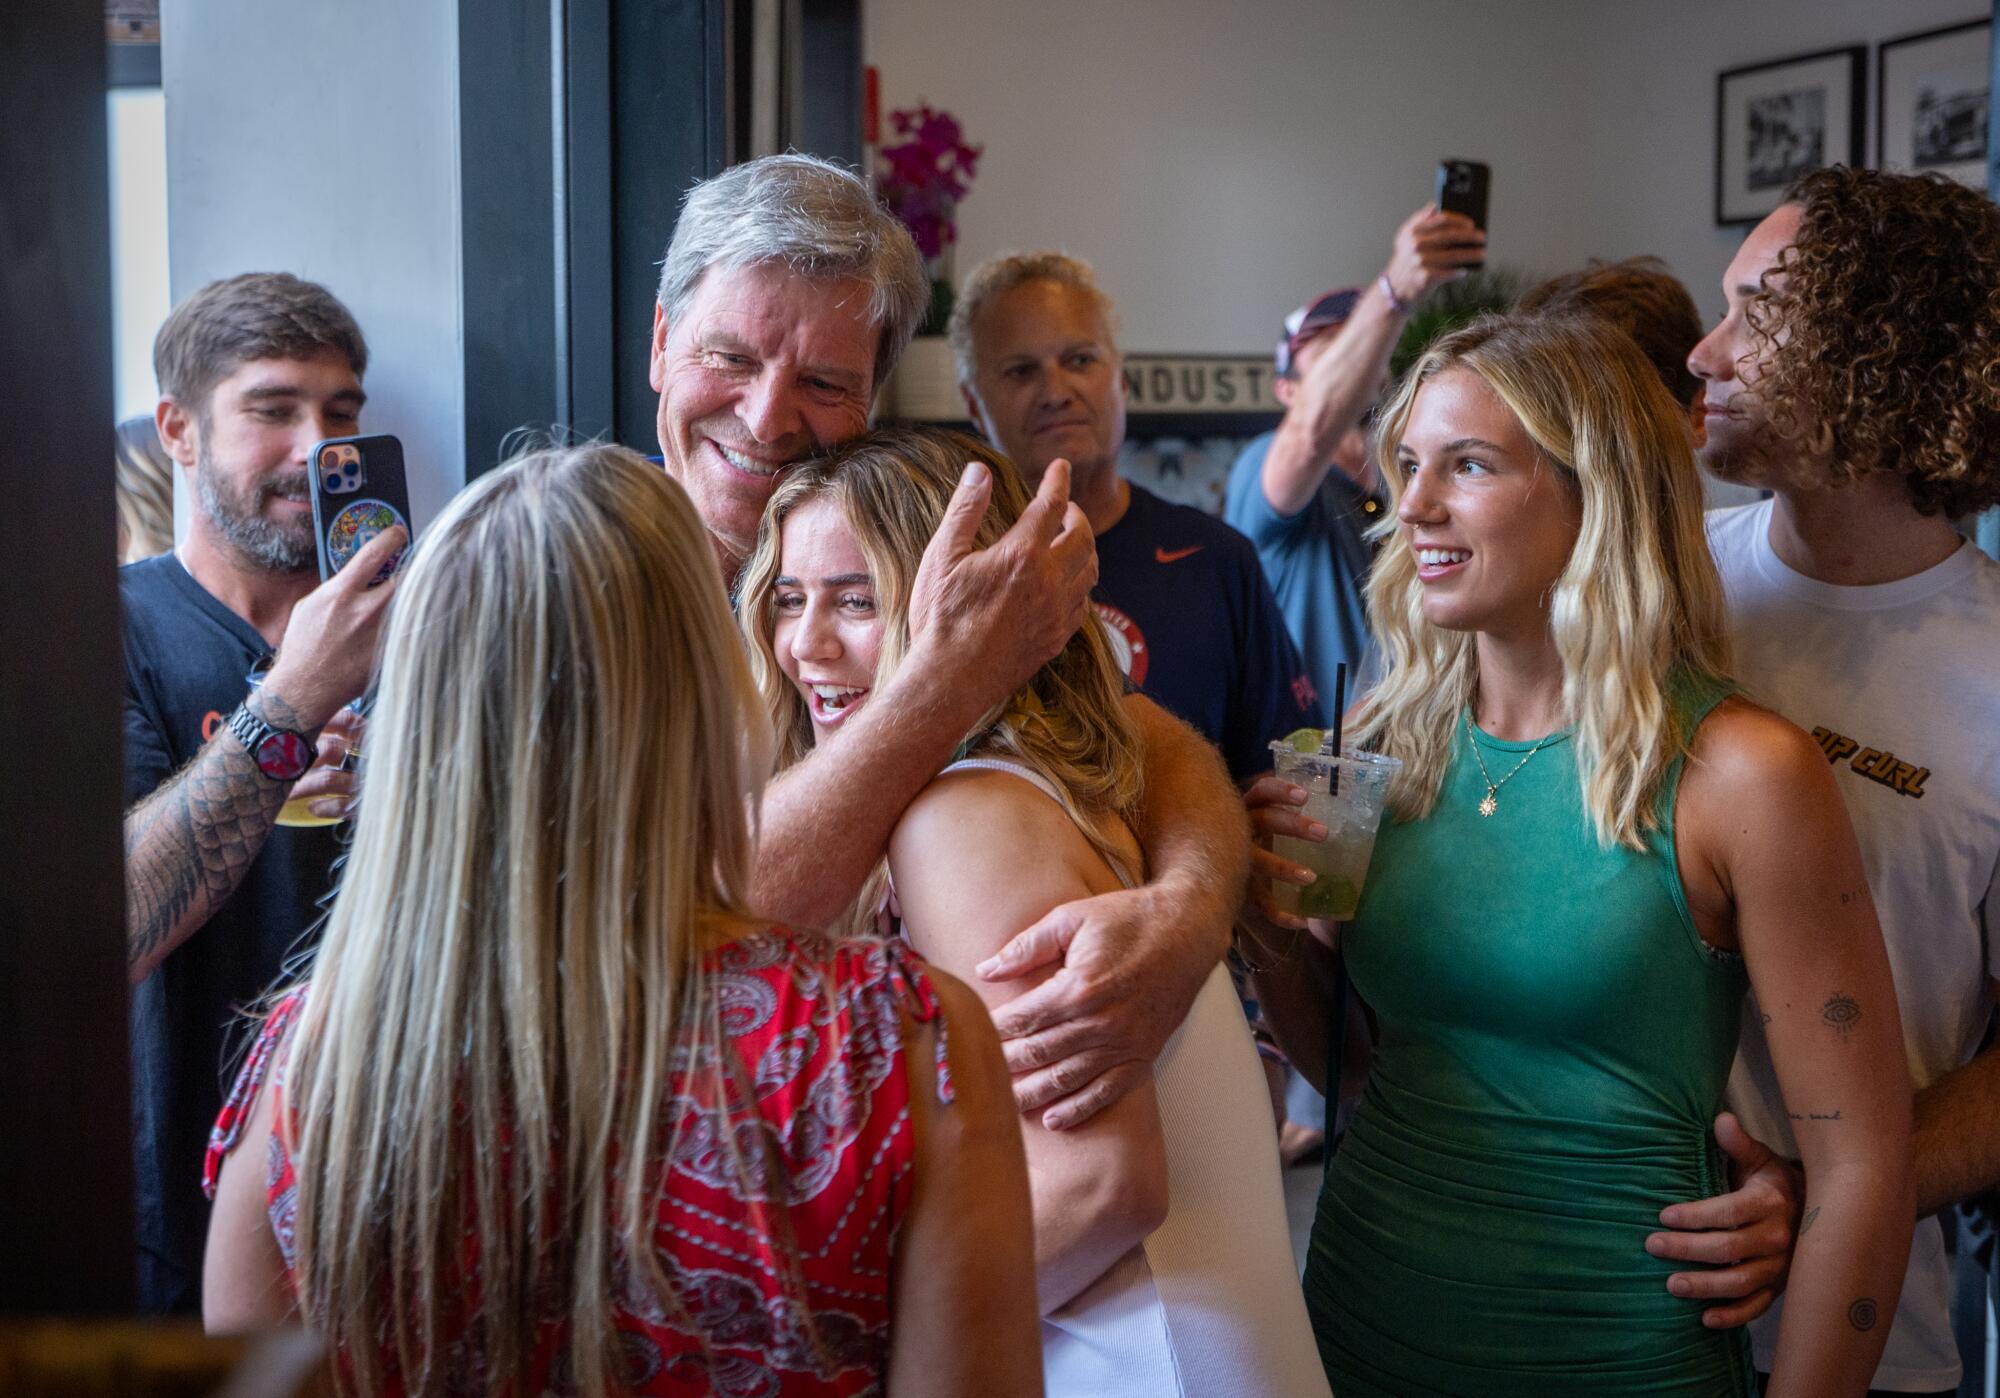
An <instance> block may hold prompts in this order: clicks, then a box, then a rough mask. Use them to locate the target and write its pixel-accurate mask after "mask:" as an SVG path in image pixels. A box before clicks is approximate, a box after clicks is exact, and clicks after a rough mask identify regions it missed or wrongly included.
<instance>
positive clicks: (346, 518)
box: [326, 500, 410, 577]
mask: <svg viewBox="0 0 2000 1398" xmlns="http://www.w3.org/2000/svg"><path fill="white" fill-rule="evenodd" d="M399 526H400V527H401V528H402V529H404V530H405V531H408V529H409V527H410V524H409V521H408V520H406V519H404V518H403V516H402V515H401V514H400V513H399V512H398V511H397V509H396V507H395V506H394V505H391V504H389V503H388V502H386V501H383V500H356V501H355V502H354V503H353V504H351V505H347V506H344V507H343V508H342V509H341V511H340V513H339V514H337V515H335V516H334V517H333V523H332V524H330V525H328V526H327V531H326V553H327V557H328V558H330V559H332V560H333V569H334V571H335V572H339V571H340V570H341V569H342V568H345V567H346V566H347V560H348V559H350V558H352V557H354V555H355V554H357V553H359V552H361V549H362V546H363V545H365V544H366V543H367V542H368V541H369V540H370V539H372V538H374V537H375V536H376V535H377V534H380V533H381V532H382V531H383V530H385V529H394V528H397V527H399ZM402 561H403V555H402V554H400V553H398V554H397V555H396V556H395V557H394V558H392V559H390V560H389V562H388V563H387V564H385V565H384V566H383V569H382V575H383V576H384V577H386V576H388V575H389V574H390V573H393V572H395V571H396V565H397V564H398V563H400V562H402Z"/></svg>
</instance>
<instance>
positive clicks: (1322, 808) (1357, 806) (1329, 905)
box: [1271, 728, 1403, 921]
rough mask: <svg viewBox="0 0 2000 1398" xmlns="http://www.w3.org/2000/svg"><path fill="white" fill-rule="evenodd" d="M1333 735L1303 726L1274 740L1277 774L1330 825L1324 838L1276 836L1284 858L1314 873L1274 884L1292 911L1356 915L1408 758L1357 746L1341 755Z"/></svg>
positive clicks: (1310, 816) (1311, 813) (1310, 813)
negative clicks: (1394, 786)
mask: <svg viewBox="0 0 2000 1398" xmlns="http://www.w3.org/2000/svg"><path fill="white" fill-rule="evenodd" d="M1331 736H1332V735H1331V734H1330V733H1328V734H1322V733H1321V731H1320V730H1319V729H1317V728H1302V729H1300V730H1299V731H1298V732H1297V733H1294V734H1292V735H1291V737H1289V738H1284V739H1281V740H1279V741H1278V742H1275V743H1272V744H1271V755H1272V757H1273V758H1274V759H1275V763H1274V766H1275V770H1276V774H1277V776H1278V777H1279V778H1280V779H1282V780H1284V781H1288V782H1290V783H1292V785H1294V786H1297V787H1300V788H1302V789H1303V790H1304V791H1305V793H1306V803H1305V805H1304V806H1303V807H1301V808H1300V814H1301V815H1303V816H1304V817H1305V818H1306V819H1307V820H1316V821H1318V822H1319V823H1320V824H1321V825H1324V826H1325V827H1326V838H1325V839H1324V840H1302V839H1299V838H1297V837H1296V836H1291V835H1278V836H1275V837H1274V838H1273V840H1272V849H1273V850H1274V852H1275V853H1276V854H1277V855H1278V856H1279V857H1280V858H1283V859H1289V860H1291V861H1292V862H1293V863H1294V864H1302V865H1304V866H1305V867H1306V868H1308V869H1310V870H1312V871H1313V874H1314V875H1315V877H1314V879H1313V881H1312V882H1311V883H1309V884H1307V885H1305V886H1304V887H1303V888H1302V887H1300V886H1299V885H1297V884H1293V883H1286V882H1282V881H1277V880H1274V881H1273V883H1272V890H1271V891H1272V894H1273V896H1274V898H1275V900H1276V902H1277V904H1278V906H1279V907H1280V908H1282V909H1283V910H1284V911H1286V912H1288V913H1292V914H1293V915H1295V916H1298V917H1312V918H1323V919H1326V920H1329V921H1340V920H1343V919H1346V918H1351V917H1353V916H1354V909H1355V907H1356V905H1357V904H1359V903H1360V901H1361V889H1362V885H1363V884H1364V883H1365V882H1366V880H1367V877H1368V860H1369V857H1370V856H1371V855H1372V854H1373V853H1374V851H1375V832H1376V831H1377V830H1378V829H1379V828H1380V827H1381V824H1382V809H1383V806H1384V804H1385V803H1386V800H1387V797H1388V793H1389V781H1390V779H1391V778H1392V777H1394V776H1395V775H1396V772H1397V770H1398V769H1399V768H1400V767H1401V766H1402V765H1403V764H1402V761H1401V760H1400V759H1399V758H1394V757H1384V756H1382V755H1381V754H1379V753H1372V752H1362V751H1360V750H1359V749H1356V748H1348V749H1347V750H1346V751H1345V752H1342V753H1340V754H1339V755H1338V756H1335V754H1334V752H1333V751H1332V749H1331V747H1330V746H1329V745H1328V744H1329V739H1330V738H1331Z"/></svg>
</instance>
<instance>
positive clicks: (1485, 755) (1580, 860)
mask: <svg viewBox="0 0 2000 1398" xmlns="http://www.w3.org/2000/svg"><path fill="white" fill-rule="evenodd" d="M1381 432H1382V435H1381V444H1380V460H1381V464H1382V467H1383V471H1384V474H1385V475H1386V476H1387V478H1388V480H1389V483H1390V488H1391V491H1392V495H1393V498H1394V502H1395V519H1394V525H1393V532H1389V533H1387V536H1386V540H1385V545H1384V549H1383V552H1382V555H1381V557H1380V559H1379V560H1378V562H1377V564H1376V567H1375V572H1374V576H1373V578H1372V579H1371V580H1370V583H1369V610H1370V614H1371V618H1372V621H1373V625H1374V629H1375V632H1376V635H1377V636H1378V637H1380V638H1381V640H1382V643H1383V649H1384V652H1385V654H1386V656H1387V659H1388V667H1387V672H1386V677H1385V678H1384V680H1383V682H1382V684H1381V685H1380V687H1378V688H1377V689H1376V690H1374V692H1373V693H1371V694H1370V695H1369V696H1368V697H1367V699H1366V700H1365V701H1364V702H1363V703H1362V704H1361V706H1360V708H1359V709H1358V711H1357V712H1356V714H1355V715H1354V716H1353V718H1352V719H1351V720H1350V721H1349V724H1348V733H1349V735H1350V736H1351V739H1352V741H1354V742H1355V743H1357V744H1359V745H1360V746H1362V747H1364V748H1367V749H1371V750H1374V751H1379V752H1385V753H1389V754H1392V755H1394V756H1396V757H1399V758H1401V759H1402V760H1403V763H1404V767H1403V769H1402V771H1401V773H1400V774H1399V779H1398V783H1397V785H1396V786H1395V787H1394V788H1392V791H1391V806H1392V814H1393V817H1394V818H1393V820H1392V821H1391V822H1390V823H1389V824H1388V825H1387V826H1386V827H1385V828H1384V830H1383V831H1382V833H1381V836H1380V839H1379V841H1378V843H1377V844H1376V846H1375V855H1374V862H1373V864H1372V866H1371V868H1370V870H1369V876H1368V881H1367V885H1366V889H1365V891H1364V893H1363V896H1362V900H1361V903H1360V906H1359V908H1358V909H1357V911H1356V915H1355V919H1354V921H1353V922H1352V923H1351V924H1350V925H1347V926H1346V927H1344V928H1343V929H1341V931H1340V945H1341V950H1342V952H1343V954H1344V955H1345V957H1346V962H1347V967H1348V971H1349V973H1350V975H1351V978H1352V982H1353V985H1354V988H1355V990H1356V991H1357V992H1358V994H1359V996H1360V998H1361V999H1362V1001H1363V1002H1365V1003H1366V1005H1367V1006H1368V1008H1369V1010H1370V1011H1371V1015H1372V1019H1373V1021H1374V1023H1375V1026H1376V1038H1375V1050H1374V1056H1373V1059H1372V1061H1371V1063H1370V1064H1369V1068H1368V1073H1367V1079H1366V1086H1365V1088H1364V1089H1363V1091H1362V1094H1361V1100H1360V1103H1359V1105H1358V1106H1357V1107H1356V1108H1355V1111H1354V1113H1353V1116H1352V1119H1351V1124H1350V1126H1349V1128H1348V1132H1347V1135H1346V1138H1345V1140H1344V1142H1343V1143H1342V1145H1341V1148H1340V1150H1339V1152H1338V1155H1337V1156H1336V1158H1335V1159H1334V1160H1333V1161H1332V1162H1331V1165H1330V1168H1329V1170H1328V1174H1327V1179H1326V1182H1325V1185H1324V1188H1323V1190H1322V1192H1321V1197H1320V1206H1319V1215H1318V1219H1317V1221H1316V1223H1315V1226H1314V1229H1313V1238H1312V1246H1311V1251H1310V1255H1309V1258H1308V1261H1307V1266H1306V1292H1307V1300H1308V1304H1309V1305H1310V1307H1311V1308H1312V1313H1313V1322H1314V1327H1315V1330H1316V1332H1317V1334H1318V1337H1319V1342H1320V1348H1321V1352H1322V1354H1323V1355H1324V1357H1325V1360H1326V1366H1327V1371H1328V1373H1329V1375H1330V1376H1331V1378H1332V1380H1333V1386H1334V1389H1335V1391H1336V1392H1338V1393H1340V1394H1341V1395H1342V1398H1371V1395H1372V1396H1375V1398H1405V1395H1409V1394H1415V1393H1425V1394H1461V1395H1473V1394H1477V1395H1495V1394H1519V1395H1533V1398H1551V1395H1562V1394H1577V1395H1582V1394H1589V1395H1593V1396H1594V1398H1596V1396H1600V1395H1621V1396H1622V1395H1631V1394H1649V1395H1651V1394H1660V1395H1665V1394H1673V1395H1687V1398H1696V1396H1697V1395H1699V1398H1716V1396H1717V1395H1744V1394H1753V1393H1755V1392H1756V1389H1755V1386H1754V1385H1755V1377H1754V1375H1753V1373H1752V1371H1751V1368H1750V1358H1749V1347H1748V1345H1747V1343H1746V1342H1745V1341H1744V1339H1743V1334H1742V1332H1741V1331H1740V1330H1726V1329H1717V1328H1709V1327H1707V1326H1705V1325H1704V1323H1703V1320H1702V1302H1701V1301H1700V1300H1698V1299H1694V1298H1693V1297H1690V1296H1685V1295H1676V1294H1672V1293H1670V1292H1669V1290H1668V1288H1667V1284H1666V1280H1667V1275H1668V1274H1669V1273H1670V1272H1671V1271H1673V1270H1675V1267H1676V1264H1674V1263H1672V1262H1670V1261H1668V1260H1666V1259H1663V1258H1654V1257H1651V1256H1649V1255H1648V1253H1647V1252H1646V1251H1645V1240H1646V1238H1647V1235H1648V1234H1649V1233H1651V1232H1653V1231H1655V1230H1657V1229H1658V1227H1659V1212H1660V1210H1661V1209H1662V1208H1663V1207H1665V1206H1667V1205H1669V1204H1672V1203H1674V1202H1676V1201H1678V1200H1682V1199H1688V1198H1697V1197H1704V1196H1707V1195H1710V1194H1714V1193H1717V1192H1719V1191H1720V1190H1721V1189H1722V1188H1725V1187H1726V1185H1725V1184H1724V1179H1725V1176H1724V1175H1723V1173H1722V1163H1721V1161H1720V1159H1719V1158H1718V1155H1717V1152H1716V1149H1715V1147H1714V1144H1713V1142H1712V1140H1711V1138H1710V1134H1709V1132H1710V1123H1711V1121H1712V1120H1713V1119H1714V1117H1715V1115H1716V1113H1717V1111H1718V1110H1719V1108H1720V1104H1721V1101H1722V1093H1723V1086H1724V1083H1725V1081H1726V1079H1727V1077H1728V1074H1729V1067H1730V1062H1731V1060H1732V1058H1733V1057H1734V1054H1735V1051H1736V1042H1737V1015H1738V1013H1739V1010H1740V1007H1741V1006H1742V1004H1743V996H1744V990H1745V987H1746V985H1749V986H1754V987H1755V989H1756V992H1757V1000H1758V1002H1759V1003H1760V1004H1761V1005H1762V1006H1763V1007H1764V1009H1765V1010H1766V1011H1768V1012H1769V1015H1770V1023H1769V1024H1768V1025H1767V1026H1766V1031H1767V1033H1768V1035H1769V1038H1770V1042H1771V1048H1772V1053H1773V1056H1774V1058H1775V1059H1776V1061H1777V1068H1778V1073H1779V1076H1780V1078H1781V1079H1782V1080H1783V1084H1784V1092H1785V1097H1786V1100H1787V1102H1788V1103H1789V1104H1790V1106H1791V1109H1792V1115H1793V1119H1794V1121H1796V1122H1797V1124H1798V1141H1799V1145H1800V1148H1801V1150H1802V1151H1803V1152H1804V1154H1805V1159H1806V1164H1807V1171H1806V1178H1807V1182H1808V1183H1807V1190H1808V1195H1807V1198H1806V1201H1805V1207H1806V1212H1805V1215H1804V1218H1805V1220H1806V1222H1805V1223H1804V1224H1803V1225H1802V1226H1801V1229H1800V1234H1801V1236H1800V1238H1799V1240H1798V1249H1797V1256H1796V1261H1795V1262H1794V1265H1793V1267H1792V1270H1791V1282H1790V1290H1789V1293H1788V1295H1787V1297H1786V1308H1785V1317H1784V1330H1783V1337H1782V1339H1781V1341H1780V1344H1779V1349H1778V1359H1777V1366H1776V1373H1775V1376H1774V1379H1773V1382H1772V1385H1771V1389H1770V1392H1771V1394H1772V1395H1774V1398H1776V1395H1785V1396H1786V1398H1831V1396H1832V1395H1841V1394H1850V1395H1858V1394H1860V1393H1862V1392H1863V1391H1864V1390H1865V1389H1866V1388H1867V1385H1868V1375H1869V1374H1870V1373H1871V1372H1872V1371H1873V1370H1874V1368H1875V1363H1876V1359H1877V1356H1878V1355H1879V1353H1880V1351H1881V1348H1882V1343H1883V1339H1884V1336H1885V1332H1886V1325H1884V1324H1882V1323H1880V1322H1882V1321H1884V1320H1886V1318H1887V1317H1888V1316H1890V1315H1892V1314H1893V1313H1894V1309H1893V1308H1894V1305H1895V1300H1896V1292H1897V1289H1898V1287H1899V1286H1900V1285H1901V1278H1902V1271H1903V1253H1904V1250H1905V1247H1906V1246H1907V1240H1908V1234H1909V1220H1910V1211H1911V1196H1910V1181H1909V1173H1908V1141H1909V1127H1910V1088H1909V1081H1908V1078H1907V1076H1906V1074H1905V1070H1904V1067H1903V1057H1902V1048H1901V1039H1900V1037H1899V1031H1898V1028H1897V1020H1896V1001H1895V997H1894V995H1893V993H1892V990H1891V986H1890V979H1889V966H1888V961H1887V959H1886V957H1885V955H1884V953H1883V949H1882V939H1881V934H1880V930H1879V929H1878V927H1877V926H1876V921H1875V912H1874V906H1873V904H1872V903H1871V901H1870V899H1869V894H1868V888H1867V885H1866V883H1865V882H1864V881H1863V877H1862V872H1861V864H1860V860H1859V855H1858V852H1857V850H1856V846H1855V841H1854V836H1853V833H1852V831H1851V830H1850V829H1849V826H1848V822H1847V816H1846V813H1845V811H1844V809H1843V807H1842V805H1841V802H1840V797H1839V794H1838V792H1837V791H1836V790H1835V789H1834V786H1833V784H1832V780H1831V777H1830V775H1829V773H1828V770H1827V765H1826V759H1825V757H1824V756H1823V755H1822V754H1821V753H1820V751H1819V749H1818V747H1817V746H1816V745H1815V744H1814V743H1813V741H1812V740H1811V739H1810V738H1808V737H1807V736H1806V735H1805V734H1804V733H1802V732H1800V731H1799V730H1798V729H1796V728H1794V727H1793V726H1792V725H1791V724H1789V723H1787V722H1785V721H1784V720H1782V719H1780V718H1778V717H1777V716H1776V715H1774V714H1772V713H1770V712H1768V711H1767V710H1764V709H1761V708H1758V707H1756V706H1755V705H1753V704H1751V703H1749V702H1747V701H1746V700H1744V699H1743V698H1741V697H1739V696H1737V695H1735V694H1734V693H1733V692H1732V688H1731V686H1730V684H1729V683H1728V681H1727V679H1726V678H1725V675H1726V672H1727V668H1728V665H1727V655H1726V653H1725V645H1724V640H1723V637H1724V630H1723V617H1722V598H1721V592H1720V588H1719V585H1718V583H1717V580H1716V574H1715V569H1714V566H1713V565H1712V563H1711V562H1710V560H1709V555H1708V549H1707V545H1706V542H1705V540H1704V538H1703V534H1702V520H1701V485H1700V482H1699V480H1698V479H1697V477H1696V475H1695V469H1694V460H1693V454H1692V443H1691V442H1690V440H1689V437H1688V432H1687V427H1686V422H1685V418H1684V417H1683V416H1682V415H1681V414H1680V413H1679V412H1678V411H1677V410H1676V408H1675V406H1674V405H1673V404H1672V403H1671V402H1670V401H1669V400H1668V397H1667V395H1666V393H1665V391H1664V390H1663V389H1662V388H1661V386H1660V383H1659V380H1658V377H1657V375H1656V374H1655V373H1654V371H1653V370H1652V368H1651V367H1650V366H1649V365H1648V364H1647V362H1646V360H1645V359H1644V358H1643V357H1642V356H1641V354H1640V353H1639V350H1638V349H1637V347H1636V346H1634V345H1633V344H1632V343H1631V342H1630V340H1628V339H1627V338H1626V337H1625V336H1624V335H1622V334H1620V333H1619V332H1617V331H1616V330H1613V329H1611V328H1610V327H1608V326H1603V325H1599V324H1595V323H1586V322H1580V321H1565V320H1532V321H1531V320H1511V319H1502V320H1487V321H1481V322H1478V323H1476V324H1475V325H1473V326H1471V327H1469V328H1467V329H1465V330H1462V331H1460V332H1458V333H1456V334H1453V335H1451V336H1449V337H1447V338H1446V339H1444V340H1442V341H1440V342H1439V343H1438V344H1437V345H1436V346H1434V347H1433V348H1432V349H1431V350H1430V351H1429V352H1428V353H1427V354H1426V355H1425V356H1424V357H1423V359H1422V360H1420V361H1419V363H1418V364H1417V366H1416V368H1415V369H1413V370H1412V371H1411V373H1410V375H1409V376H1408V378H1407V379H1406V380H1405V381H1404V383H1403V385H1402V387H1401V389H1400V390H1399V391H1398V393H1397V394H1396V396H1395V398H1394V401H1393V402H1392V403H1391V405H1390V407H1389V410H1388V412H1387V413H1386V414H1385V416H1384V420H1383V426H1382V429H1381ZM1274 998H1278V997H1274ZM1275 1008H1276V1007H1275V1006H1274V1009H1275ZM1326 1013H1327V1012H1326V1011H1325V1010H1324V1008H1322V1014H1323V1015H1324V1014H1326ZM1279 1027H1280V1029H1281V1030H1283V1029H1285V1022H1284V1020H1283V1019H1282V1018H1280V1021H1279ZM1306 1027H1307V1028H1316V1029H1317V1030H1318V1031H1319V1035H1318V1037H1319V1038H1320V1041H1321V1042H1324V1035H1325V1030H1326V1024H1325V1022H1324V1020H1322V1021H1321V1022H1320V1023H1318V1024H1317V1025H1308V1026H1306ZM1304 1037H1306V1038H1311V1037H1314V1036H1312V1035H1310V1034H1308V1035H1305V1036H1304Z"/></svg>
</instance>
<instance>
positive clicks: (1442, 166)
mask: <svg viewBox="0 0 2000 1398" xmlns="http://www.w3.org/2000/svg"><path fill="white" fill-rule="evenodd" d="M1492 181H1493V172H1492V170H1490V169H1488V168H1487V166H1486V165H1485V163H1484V162H1482V161H1478V160H1440V161H1439V162H1438V175H1437V206H1438V208H1439V209H1440V210H1442V211H1443V212H1445V213H1448V214H1464V215H1465V216H1466V217H1467V218H1469V219H1471V220H1472V225H1473V227H1475V228H1477V229H1478V230H1479V231H1480V232H1482V233H1484V232H1485V231H1486V191H1487V188H1488V186H1489V185H1491V183H1492ZM1466 265H1467V266H1468V267H1484V266H1485V265H1486V264H1485V263H1484V262H1483V261H1481V262H1470V263H1467V264H1466Z"/></svg>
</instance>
